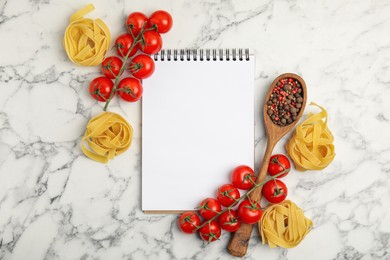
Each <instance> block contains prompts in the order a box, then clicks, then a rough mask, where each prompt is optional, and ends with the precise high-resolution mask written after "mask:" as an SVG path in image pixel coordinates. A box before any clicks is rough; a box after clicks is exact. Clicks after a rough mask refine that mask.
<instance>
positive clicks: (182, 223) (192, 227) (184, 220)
mask: <svg viewBox="0 0 390 260" xmlns="http://www.w3.org/2000/svg"><path fill="white" fill-rule="evenodd" d="M177 224H178V225H179V228H180V230H181V231H183V232H184V233H187V234H192V233H195V232H196V228H197V227H199V226H200V218H199V216H198V215H197V214H196V213H195V212H194V211H188V212H184V213H183V214H181V216H180V218H179V219H178V221H177Z"/></svg>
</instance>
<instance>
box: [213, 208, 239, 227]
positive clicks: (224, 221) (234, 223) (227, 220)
mask: <svg viewBox="0 0 390 260" xmlns="http://www.w3.org/2000/svg"><path fill="white" fill-rule="evenodd" d="M218 224H219V226H220V227H221V228H222V229H223V230H226V231H227V232H236V231H237V230H238V229H239V228H240V226H241V222H240V221H238V218H237V211H235V210H233V209H231V210H228V211H226V212H224V213H222V214H221V216H219V220H218Z"/></svg>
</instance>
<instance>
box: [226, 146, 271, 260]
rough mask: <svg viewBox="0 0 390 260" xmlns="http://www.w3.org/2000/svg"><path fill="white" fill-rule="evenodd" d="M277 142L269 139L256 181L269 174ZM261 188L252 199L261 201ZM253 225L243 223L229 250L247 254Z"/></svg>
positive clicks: (251, 195)
mask: <svg viewBox="0 0 390 260" xmlns="http://www.w3.org/2000/svg"><path fill="white" fill-rule="evenodd" d="M275 144H276V142H274V141H273V140H270V139H268V143H267V149H266V150H265V154H264V158H263V164H262V166H261V168H260V171H259V174H258V175H257V178H256V183H260V182H262V181H264V180H265V177H266V175H267V169H268V163H269V158H270V157H271V154H272V151H273V149H274V147H275ZM261 188H262V187H259V188H257V189H255V190H254V191H253V192H252V193H251V194H250V199H251V200H254V201H260V199H261ZM252 229H253V225H250V224H245V223H242V224H241V227H240V228H239V229H238V230H237V231H236V232H235V233H234V234H233V235H232V238H231V239H230V243H229V245H228V251H229V253H230V254H231V255H233V256H239V257H242V256H244V255H245V254H246V251H247V249H248V244H249V239H250V238H251V234H252Z"/></svg>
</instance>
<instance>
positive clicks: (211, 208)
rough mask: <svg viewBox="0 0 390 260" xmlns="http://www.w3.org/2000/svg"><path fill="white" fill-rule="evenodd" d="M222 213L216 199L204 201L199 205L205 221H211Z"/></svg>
mask: <svg viewBox="0 0 390 260" xmlns="http://www.w3.org/2000/svg"><path fill="white" fill-rule="evenodd" d="M220 211H221V204H219V202H218V200H216V199H214V198H207V199H204V200H202V202H201V203H200V205H199V213H200V215H201V216H202V217H204V218H205V219H210V218H212V217H214V216H215V215H217V214H218V213H219V212H220Z"/></svg>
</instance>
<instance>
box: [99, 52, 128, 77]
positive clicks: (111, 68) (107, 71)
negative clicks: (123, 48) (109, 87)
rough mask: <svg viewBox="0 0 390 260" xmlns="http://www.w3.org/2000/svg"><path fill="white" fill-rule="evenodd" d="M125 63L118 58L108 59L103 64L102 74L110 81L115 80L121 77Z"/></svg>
mask: <svg viewBox="0 0 390 260" xmlns="http://www.w3.org/2000/svg"><path fill="white" fill-rule="evenodd" d="M122 65H123V62H122V60H121V59H119V58H118V57H116V56H111V57H107V58H105V59H104V61H103V62H102V73H103V74H104V76H106V77H107V78H109V79H115V78H116V76H118V75H119V72H120V70H121V67H122Z"/></svg>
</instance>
